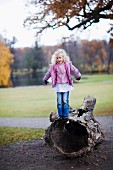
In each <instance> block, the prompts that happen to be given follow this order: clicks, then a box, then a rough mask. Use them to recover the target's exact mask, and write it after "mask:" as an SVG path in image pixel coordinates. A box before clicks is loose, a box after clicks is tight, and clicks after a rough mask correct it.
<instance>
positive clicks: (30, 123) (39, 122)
mask: <svg viewBox="0 0 113 170" xmlns="http://www.w3.org/2000/svg"><path fill="white" fill-rule="evenodd" d="M95 119H96V120H97V121H99V123H100V124H101V125H102V128H104V129H106V130H113V116H96V117H95ZM49 125H50V121H49V118H0V126H1V127H28V128H43V129H46V128H47V127H48V126H49Z"/></svg>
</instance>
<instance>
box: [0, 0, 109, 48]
mask: <svg viewBox="0 0 113 170" xmlns="http://www.w3.org/2000/svg"><path fill="white" fill-rule="evenodd" d="M27 15H28V14H27V9H26V7H25V0H0V34H1V35H2V36H3V37H6V38H8V39H10V40H11V39H12V37H13V36H15V37H16V38H17V42H16V44H15V47H28V46H29V47H31V46H33V45H34V42H35V31H34V30H28V29H27V28H25V27H24V26H23V22H24V19H25V18H26V17H27ZM108 29H109V21H107V20H102V21H101V22H100V23H99V24H95V25H94V26H91V27H90V28H88V29H86V30H85V31H83V32H80V31H76V30H74V31H69V30H68V29H67V28H66V27H62V28H58V29H55V30H52V29H50V30H47V31H45V32H44V33H43V35H42V37H41V39H40V41H39V44H40V45H55V44H57V43H60V42H61V38H62V37H69V36H71V35H72V34H73V35H74V37H75V39H78V38H79V39H88V40H92V39H99V40H103V39H106V40H107V41H108V40H109V34H107V30H108Z"/></svg>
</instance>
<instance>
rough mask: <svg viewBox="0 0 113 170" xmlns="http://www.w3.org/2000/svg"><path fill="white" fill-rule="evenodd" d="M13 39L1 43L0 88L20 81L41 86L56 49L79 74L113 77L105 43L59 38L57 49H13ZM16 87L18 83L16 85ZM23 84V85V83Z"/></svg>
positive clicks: (110, 55) (112, 50) (112, 53)
mask: <svg viewBox="0 0 113 170" xmlns="http://www.w3.org/2000/svg"><path fill="white" fill-rule="evenodd" d="M14 40H15V39H13V40H12V41H10V42H9V41H8V43H7V41H6V40H3V39H0V87H8V86H11V85H12V83H11V79H12V80H13V81H14V80H15V79H16V81H17V80H18V79H19V78H22V80H21V81H23V82H24V81H26V82H27V81H28V80H30V79H32V81H33V82H32V84H33V83H37V84H42V78H43V75H44V74H45V72H46V71H47V69H48V67H49V64H50V60H51V56H52V54H53V53H54V52H55V51H56V49H58V48H63V49H65V50H66V52H67V53H68V54H69V56H70V59H71V61H72V62H73V64H74V65H75V66H77V68H79V70H80V71H81V73H82V74H92V73H93V74H94V73H109V74H110V73H113V48H112V47H111V46H110V45H109V43H108V42H107V41H105V40H103V41H100V40H91V41H89V40H79V39H78V40H74V39H73V37H70V38H62V41H61V43H60V44H57V45H56V46H39V45H38V43H37V42H35V45H34V47H26V48H14V44H15V42H14ZM18 83H19V84H21V82H19V81H18ZM24 84H26V83H24Z"/></svg>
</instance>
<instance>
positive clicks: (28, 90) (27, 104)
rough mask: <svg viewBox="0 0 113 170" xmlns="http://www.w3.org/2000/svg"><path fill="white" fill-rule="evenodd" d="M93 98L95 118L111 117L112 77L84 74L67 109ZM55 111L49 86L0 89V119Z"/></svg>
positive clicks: (40, 114) (46, 114)
mask: <svg viewBox="0 0 113 170" xmlns="http://www.w3.org/2000/svg"><path fill="white" fill-rule="evenodd" d="M88 95H89V96H93V97H95V98H96V100H97V102H96V106H95V109H94V114H95V115H113V75H84V76H82V79H81V80H80V82H78V83H75V84H74V91H71V93H70V106H71V107H73V108H75V107H80V106H81V105H82V102H83V99H84V97H86V96H88ZM51 111H57V109H56V94H55V93H54V92H53V91H52V88H51V85H50V86H32V87H17V88H7V89H5V88H4V89H0V117H48V116H49V114H50V112H51Z"/></svg>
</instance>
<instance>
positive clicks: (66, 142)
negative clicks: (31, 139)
mask: <svg viewBox="0 0 113 170" xmlns="http://www.w3.org/2000/svg"><path fill="white" fill-rule="evenodd" d="M95 103H96V99H95V98H94V97H91V96H87V97H85V98H84V101H83V104H82V106H81V108H79V109H77V108H76V109H71V110H70V114H69V119H67V120H60V119H58V114H57V113H55V112H51V114H50V122H51V125H50V126H49V127H48V128H47V129H46V131H45V141H46V143H48V144H49V145H50V146H53V147H54V148H56V149H57V150H58V151H59V152H60V153H61V154H62V155H65V156H67V157H77V156H80V155H82V154H84V153H86V152H89V151H91V150H93V149H94V147H95V146H96V145H97V144H99V143H101V142H102V141H103V139H104V134H103V131H102V129H101V125H100V124H99V122H98V121H97V120H96V119H95V118H94V116H93V109H94V106H95Z"/></svg>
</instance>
